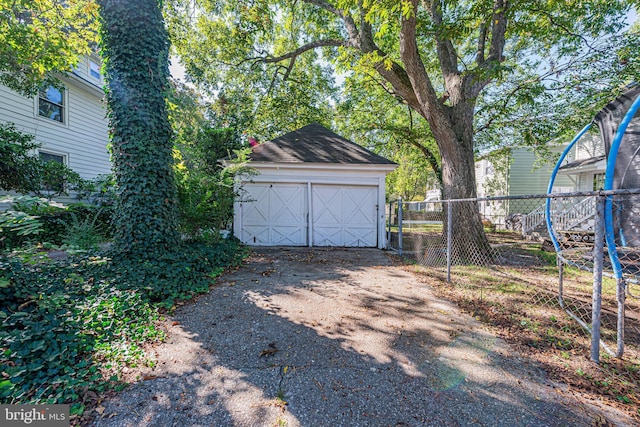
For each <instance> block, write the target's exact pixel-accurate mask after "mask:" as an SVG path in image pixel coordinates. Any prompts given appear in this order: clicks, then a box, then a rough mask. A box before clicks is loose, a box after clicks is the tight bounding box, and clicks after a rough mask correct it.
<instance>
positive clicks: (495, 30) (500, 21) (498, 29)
mask: <svg viewBox="0 0 640 427" xmlns="http://www.w3.org/2000/svg"><path fill="white" fill-rule="evenodd" d="M508 9H509V2H508V1H507V0H495V3H494V4H493V18H492V19H491V46H490V47H489V58H488V59H489V61H496V62H502V61H503V57H502V53H503V52H504V44H505V33H506V31H507V10H508Z"/></svg>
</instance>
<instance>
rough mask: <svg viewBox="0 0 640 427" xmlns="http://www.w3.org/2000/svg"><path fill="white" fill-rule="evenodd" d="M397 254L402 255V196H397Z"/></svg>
mask: <svg viewBox="0 0 640 427" xmlns="http://www.w3.org/2000/svg"><path fill="white" fill-rule="evenodd" d="M398 255H400V256H402V197H400V198H398Z"/></svg>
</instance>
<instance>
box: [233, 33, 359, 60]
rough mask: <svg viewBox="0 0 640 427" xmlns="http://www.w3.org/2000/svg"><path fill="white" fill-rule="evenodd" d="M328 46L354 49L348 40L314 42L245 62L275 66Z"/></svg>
mask: <svg viewBox="0 0 640 427" xmlns="http://www.w3.org/2000/svg"><path fill="white" fill-rule="evenodd" d="M327 46H333V47H339V46H344V47H353V46H352V45H351V43H350V42H348V41H346V40H341V39H324V40H316V41H314V42H311V43H307V44H305V45H302V46H300V47H299V48H297V49H295V50H293V51H291V52H287V53H285V54H284V55H280V56H267V57H258V58H250V59H245V60H244V61H243V62H246V61H256V62H264V63H266V64H273V63H276V62H280V61H284V60H285V59H291V58H294V57H298V56H300V55H302V54H303V53H305V52H307V51H310V50H313V49H316V48H318V47H327Z"/></svg>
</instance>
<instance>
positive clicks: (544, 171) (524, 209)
mask: <svg viewBox="0 0 640 427" xmlns="http://www.w3.org/2000/svg"><path fill="white" fill-rule="evenodd" d="M565 146H566V145H565ZM563 148H564V147H562V146H557V147H553V148H552V151H553V152H559V151H561V150H562V149H563ZM552 171H553V165H548V164H540V161H539V159H538V158H537V156H536V154H535V153H534V152H533V151H531V150H529V149H526V148H506V149H501V150H499V151H496V152H493V153H490V154H489V155H486V156H484V157H482V158H481V159H479V160H477V161H476V185H477V192H478V197H479V198H486V197H496V196H526V195H536V194H546V193H547V189H548V186H549V178H550V177H551V172H552ZM573 189H574V187H573V183H572V181H571V179H569V178H568V177H566V176H565V177H560V178H559V179H557V180H556V182H555V185H554V187H553V192H554V193H564V192H570V191H573ZM543 204H544V200H543V199H540V198H531V199H521V200H520V199H516V200H497V201H482V202H480V204H479V205H480V213H481V214H482V215H483V216H484V217H485V218H487V219H489V220H490V221H492V222H493V223H494V224H496V225H498V226H502V227H506V228H509V227H511V226H512V224H511V223H510V222H512V218H513V217H514V216H521V214H529V213H532V212H537V211H540V212H541V213H543V209H542V205H543ZM518 221H519V220H518Z"/></svg>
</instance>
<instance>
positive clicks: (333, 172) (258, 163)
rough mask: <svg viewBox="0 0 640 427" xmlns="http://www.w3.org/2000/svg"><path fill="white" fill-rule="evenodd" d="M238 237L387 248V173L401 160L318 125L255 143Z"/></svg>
mask: <svg viewBox="0 0 640 427" xmlns="http://www.w3.org/2000/svg"><path fill="white" fill-rule="evenodd" d="M249 158H250V160H251V163H250V166H251V167H252V168H254V169H255V170H256V171H257V172H258V175H257V176H255V177H253V178H252V179H251V182H245V183H243V192H242V195H241V197H240V199H239V200H238V201H236V203H235V206H234V211H235V212H234V215H235V216H234V225H233V228H234V234H235V235H236V237H238V238H239V239H240V240H241V241H242V242H244V243H246V244H248V245H255V246H355V247H378V248H384V247H385V246H386V240H385V239H386V234H385V212H384V206H385V177H386V175H387V174H388V173H389V172H391V171H393V170H394V169H395V168H396V166H397V165H396V164H395V163H394V162H392V161H390V160H387V159H385V158H384V157H381V156H378V155H377V154H374V153H372V152H371V151H369V150H367V149H365V148H363V147H361V146H359V145H357V144H354V143H353V142H351V141H349V140H347V139H345V138H343V137H341V136H339V135H337V134H335V133H333V132H331V131H330V130H328V129H326V128H324V127H322V126H320V125H319V124H311V125H308V126H305V127H303V128H301V129H298V130H296V131H293V132H290V133H287V134H285V135H283V136H281V137H279V138H276V139H274V140H272V141H268V142H265V143H263V144H260V145H257V146H255V147H254V148H253V152H252V153H251V155H250V156H249Z"/></svg>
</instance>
